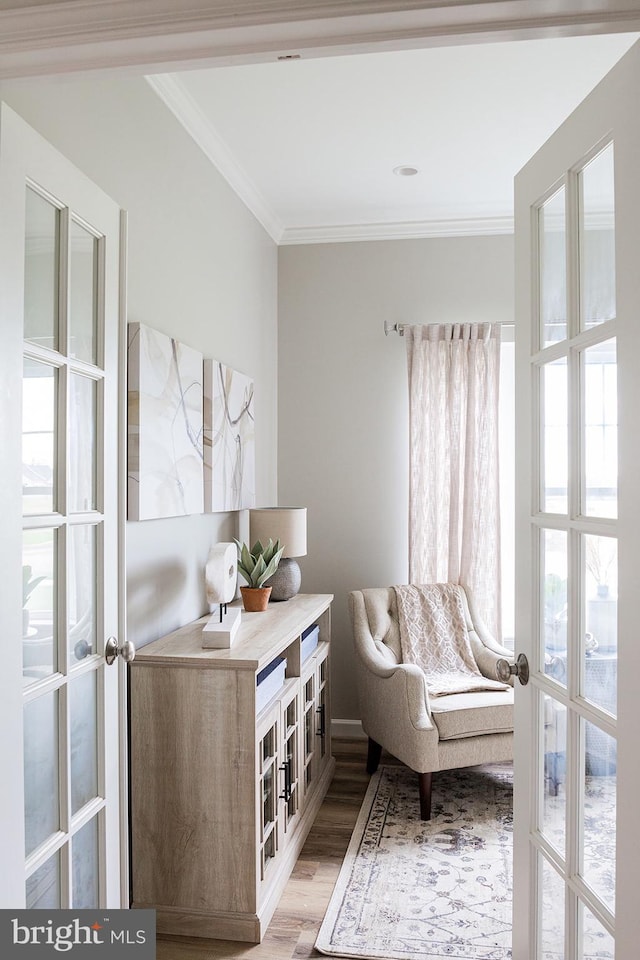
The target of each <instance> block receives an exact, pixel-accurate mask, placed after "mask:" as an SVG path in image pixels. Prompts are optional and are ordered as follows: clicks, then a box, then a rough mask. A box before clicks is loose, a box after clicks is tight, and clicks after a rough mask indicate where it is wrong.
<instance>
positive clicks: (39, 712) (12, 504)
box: [0, 104, 122, 908]
mask: <svg viewBox="0 0 640 960" xmlns="http://www.w3.org/2000/svg"><path fill="white" fill-rule="evenodd" d="M0 111H1V112H0V209H1V210H2V219H1V222H0V297H1V300H0V310H1V323H2V350H1V351H0V378H1V383H2V392H1V395H0V444H1V450H2V461H3V462H2V470H1V472H0V476H1V479H0V494H1V503H2V513H1V515H0V539H1V541H2V553H3V570H2V578H1V582H2V585H1V587H0V590H1V593H0V636H1V637H2V644H3V652H2V681H1V682H2V695H1V696H0V726H1V729H2V730H3V737H2V748H1V756H2V778H1V781H2V787H1V788H0V791H1V792H0V817H1V819H0V836H1V843H2V851H3V856H2V871H0V906H2V907H21V906H25V905H26V906H27V907H33V908H36V907H39V908H64V907H75V908H91V907H97V906H111V907H119V906H121V905H122V902H121V900H122V897H121V890H122V877H121V822H120V813H121V810H120V807H121V797H120V779H119V778H120V763H121V757H120V731H121V729H122V726H121V716H120V696H121V688H122V666H121V665H120V661H119V660H118V662H117V665H114V666H111V667H109V666H107V664H106V661H105V657H104V651H105V643H106V640H107V638H108V637H110V636H112V635H114V636H117V634H118V628H119V619H120V618H119V605H118V604H119V600H118V581H119V576H118V551H119V540H118V531H119V519H118V518H119V506H118V497H119V467H118V450H119V447H118V420H119V400H118V396H119V395H118V370H119V269H120V255H119V246H120V211H119V208H118V206H117V205H116V204H115V203H114V202H113V201H112V200H110V199H109V198H108V197H106V196H105V195H104V194H103V193H102V192H101V191H100V190H99V189H98V188H97V187H96V186H95V185H94V184H92V183H91V182H90V181H88V180H87V178H86V177H84V175H83V174H81V173H80V172H79V171H77V170H76V169H75V168H74V167H73V166H72V165H71V164H70V163H69V162H68V161H66V160H65V158H63V157H62V156H61V155H60V154H59V153H57V151H55V150H54V149H53V148H52V147H51V146H50V145H49V144H48V143H46V141H44V140H43V139H42V138H41V137H40V136H38V135H37V134H36V133H35V131H33V130H32V129H31V128H30V127H28V126H27V125H26V124H25V123H24V122H23V121H22V120H21V119H20V118H19V117H18V116H17V115H16V114H15V113H13V112H12V111H11V110H9V109H8V108H7V107H6V106H5V105H4V104H2V105H1V106H0Z"/></svg>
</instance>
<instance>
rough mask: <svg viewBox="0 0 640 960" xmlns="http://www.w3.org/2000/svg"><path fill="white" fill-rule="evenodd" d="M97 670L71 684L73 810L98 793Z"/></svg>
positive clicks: (75, 810)
mask: <svg viewBox="0 0 640 960" xmlns="http://www.w3.org/2000/svg"><path fill="white" fill-rule="evenodd" d="M96 677H97V675H96V672H95V671H92V672H91V673H85V675H84V676H82V677H78V678H77V679H76V680H72V681H71V683H70V684H69V725H70V749H71V813H72V814H74V813H77V812H78V810H80V808H81V807H83V806H84V805H85V803H88V802H89V800H92V799H93V798H94V797H95V796H96V795H97V793H98V750H97V737H98V722H97V686H96Z"/></svg>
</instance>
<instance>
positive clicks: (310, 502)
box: [278, 237, 513, 719]
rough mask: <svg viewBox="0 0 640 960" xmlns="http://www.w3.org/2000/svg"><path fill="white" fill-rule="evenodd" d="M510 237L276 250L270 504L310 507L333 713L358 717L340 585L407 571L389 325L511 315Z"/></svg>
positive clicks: (310, 570)
mask: <svg viewBox="0 0 640 960" xmlns="http://www.w3.org/2000/svg"><path fill="white" fill-rule="evenodd" d="M512 259H513V240H512V237H482V238H463V239H460V238H450V239H443V240H415V241H414V240H401V241H389V242H367V243H345V244H328V245H317V246H316V245H313V246H311V245H310V246H298V247H294V246H291V247H282V248H280V250H279V261H278V262H279V279H278V289H279V381H278V383H279V387H278V389H279V438H280V439H279V450H278V495H279V502H280V503H281V504H299V505H301V506H307V507H308V516H309V539H308V555H307V557H305V558H303V559H302V560H301V562H300V566H301V568H302V576H303V586H302V589H303V590H306V591H314V592H316V591H317V592H330V593H334V594H335V603H334V608H333V639H334V656H333V671H332V672H333V681H334V688H333V690H334V693H333V715H334V717H336V718H339V719H351V718H356V717H357V716H358V708H357V700H356V694H355V683H354V675H353V661H352V652H351V630H350V625H349V621H348V612H347V593H348V591H349V590H353V589H358V588H361V587H373V586H386V585H390V584H394V583H404V582H406V580H407V576H408V563H407V549H408V548H407V541H408V538H407V511H408V457H409V454H408V401H407V380H406V361H405V345H404V341H403V340H402V339H401V338H400V337H398V336H397V335H393V336H389V337H387V338H385V336H384V332H383V323H384V321H385V320H391V321H392V322H396V321H397V322H399V323H428V322H464V321H476V322H482V321H501V322H508V321H512V320H513V263H512Z"/></svg>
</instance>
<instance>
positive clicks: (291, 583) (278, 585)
mask: <svg viewBox="0 0 640 960" xmlns="http://www.w3.org/2000/svg"><path fill="white" fill-rule="evenodd" d="M269 538H271V539H272V540H274V541H275V540H279V541H280V545H281V546H282V547H284V552H283V554H282V557H281V559H280V563H279V565H278V569H277V570H276V572H275V573H274V575H273V576H272V577H271V578H270V579H269V580H267V583H266V586H270V587H271V597H270V600H275V601H278V600H290V599H291V597H294V596H295V595H296V593H297V592H298V590H299V589H300V584H301V581H302V577H301V573H300V567H299V566H298V562H297V560H296V559H295V558H296V557H304V556H306V554H307V508H306V507H256V508H254V509H251V510H249V542H250V544H251V545H253V544H254V543H255V542H256V540H259V541H260V542H261V543H263V544H266V543H268V541H269Z"/></svg>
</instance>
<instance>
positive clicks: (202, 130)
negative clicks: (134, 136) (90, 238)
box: [146, 74, 513, 246]
mask: <svg viewBox="0 0 640 960" xmlns="http://www.w3.org/2000/svg"><path fill="white" fill-rule="evenodd" d="M146 80H147V83H148V84H149V85H150V86H151V88H152V89H153V90H154V91H155V92H156V94H157V95H158V96H159V97H160V99H161V100H162V101H163V102H164V103H165V104H166V106H167V107H168V108H169V110H171V112H172V113H173V115H174V116H175V117H176V119H177V120H178V121H179V122H180V123H181V124H182V126H183V127H184V129H185V130H186V131H187V133H188V134H189V135H190V136H191V137H192V138H193V140H194V141H195V142H196V143H197V144H198V146H199V147H200V149H201V150H202V151H203V153H204V154H205V155H206V156H207V157H208V159H209V160H210V161H211V163H212V164H213V165H214V166H215V167H216V169H217V170H218V172H219V173H220V174H221V175H222V176H223V177H224V179H225V180H226V181H227V182H228V184H229V186H230V187H231V188H232V190H234V192H235V193H236V194H237V195H238V197H239V198H240V199H241V200H242V202H243V203H244V205H245V206H246V207H247V208H248V209H249V210H250V211H251V213H252V214H253V215H254V217H255V218H256V220H258V222H259V223H261V224H262V226H263V227H264V228H265V230H266V231H267V233H268V234H269V236H270V237H271V239H272V240H274V241H275V243H276V244H278V245H280V246H287V245H292V244H305V243H349V242H352V241H357V240H407V239H424V238H427V237H480V236H495V235H496V234H502V233H513V217H511V216H497V217H468V218H465V219H441V220H423V221H414V220H408V221H403V222H396V223H362V224H332V225H329V226H310V227H286V226H285V225H284V224H283V223H282V222H281V220H280V219H279V218H278V216H277V215H276V214H275V213H274V211H273V210H272V209H271V207H270V206H269V204H268V203H267V201H266V200H265V199H264V197H263V195H262V194H261V193H260V191H259V190H258V188H257V187H256V186H255V184H254V183H253V181H252V180H251V178H250V177H249V176H248V175H247V174H246V173H245V171H244V170H243V168H242V167H241V166H240V164H238V163H237V161H236V159H235V157H234V156H233V154H232V153H231V151H230V150H229V148H228V146H227V144H226V143H225V141H224V140H223V139H222V137H221V136H220V135H219V133H218V132H217V130H216V129H215V128H214V126H213V124H212V123H211V121H210V120H209V119H208V118H207V117H206V116H205V115H204V113H203V112H202V110H201V109H200V107H199V106H198V104H197V103H196V101H195V100H194V99H193V97H192V96H191V95H190V93H189V92H188V91H187V90H186V89H185V87H184V85H183V84H182V83H181V82H180V80H179V79H177V78H176V77H175V76H169V75H167V74H156V75H154V76H148V77H146Z"/></svg>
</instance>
